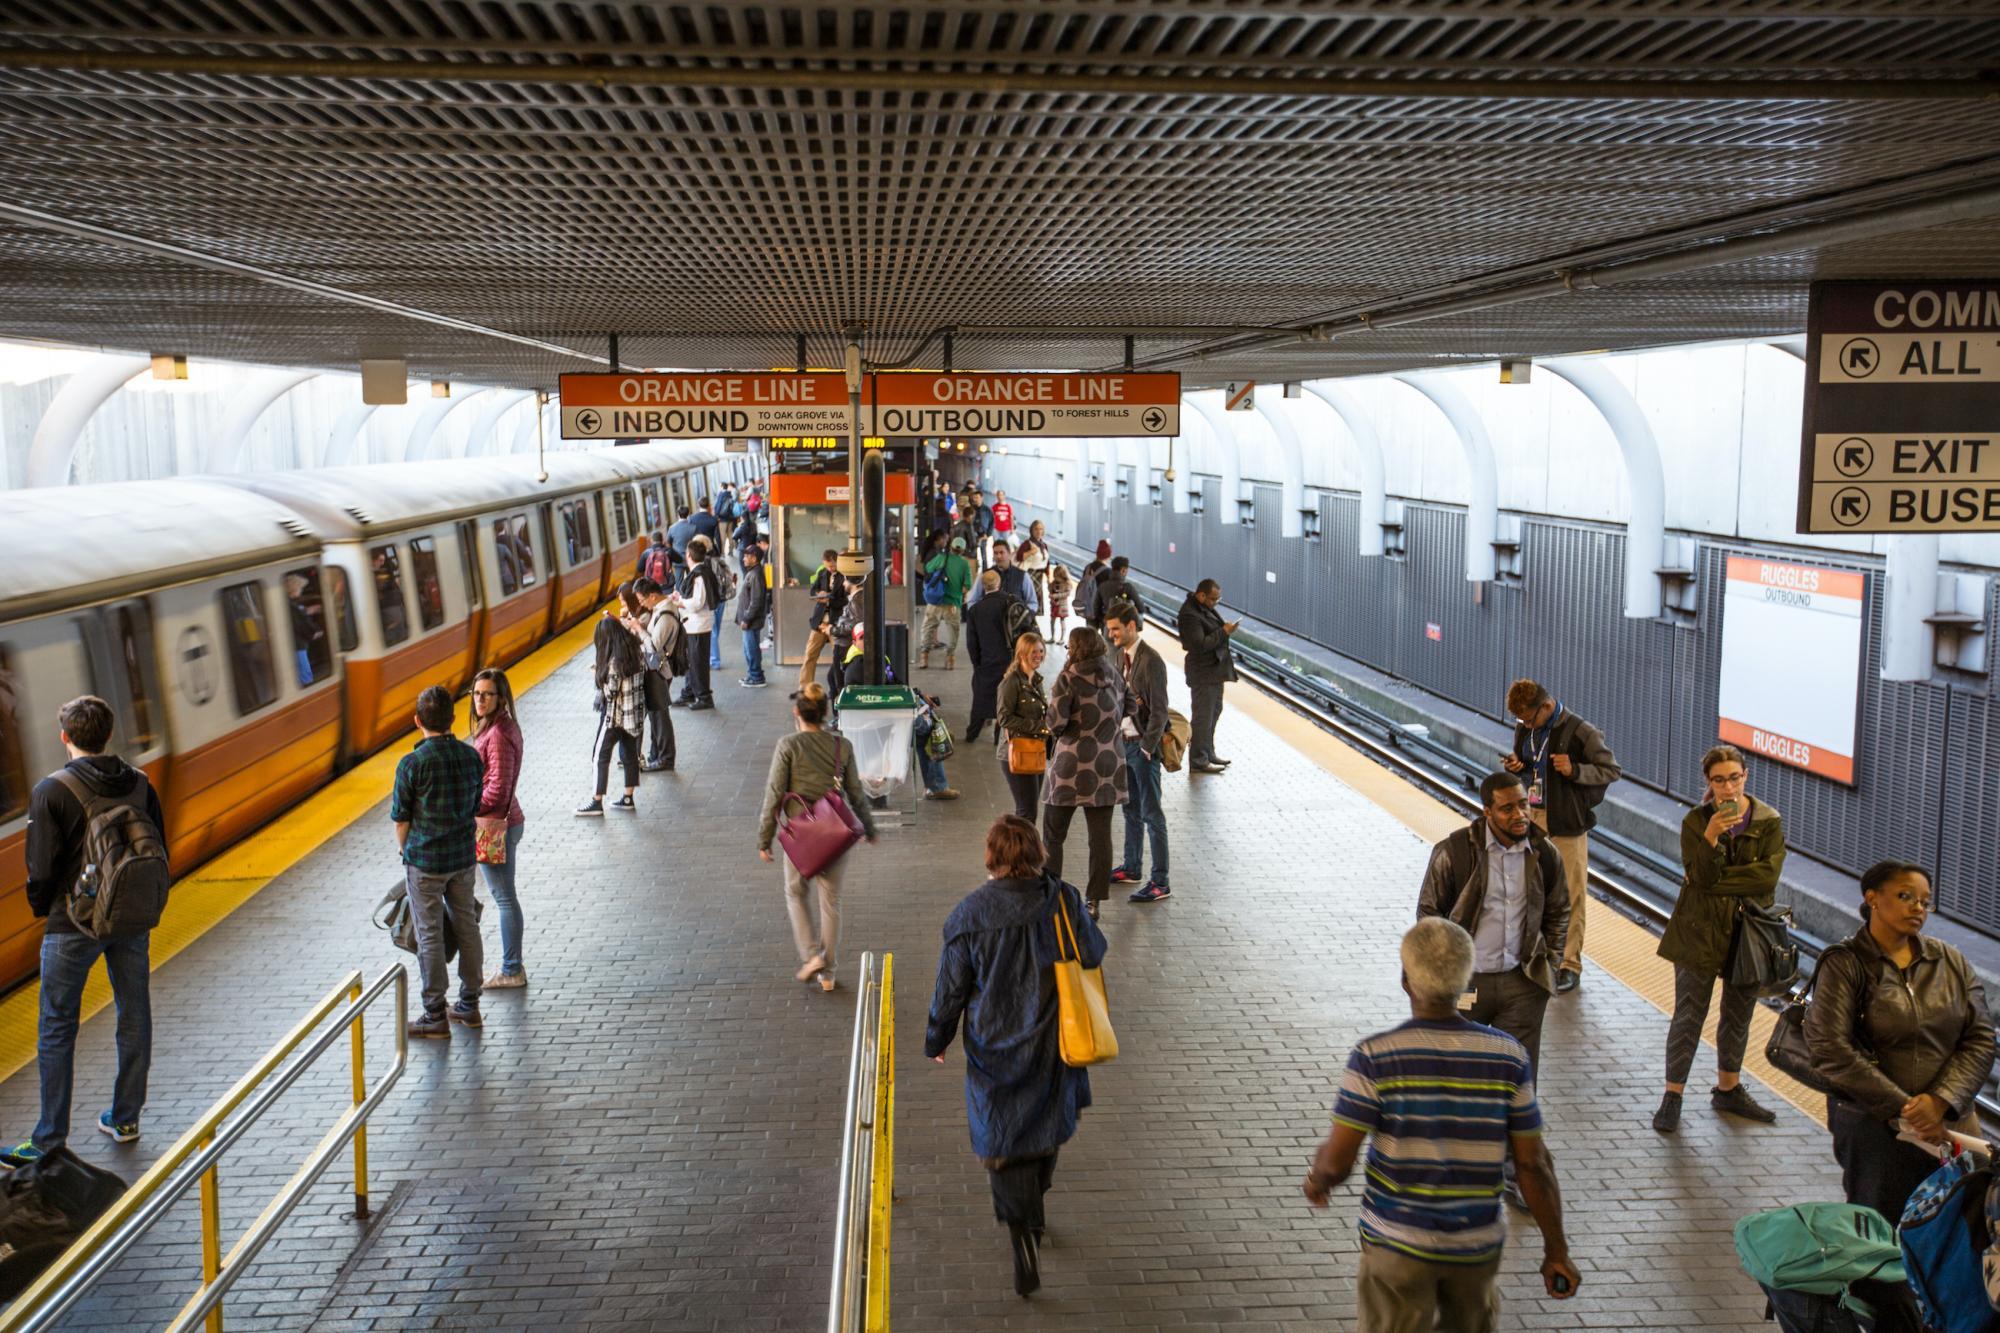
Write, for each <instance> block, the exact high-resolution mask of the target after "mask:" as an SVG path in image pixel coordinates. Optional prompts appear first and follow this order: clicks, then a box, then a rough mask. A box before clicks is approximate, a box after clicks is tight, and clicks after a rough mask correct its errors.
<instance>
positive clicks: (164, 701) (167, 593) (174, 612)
mask: <svg viewBox="0 0 2000 1333" xmlns="http://www.w3.org/2000/svg"><path fill="white" fill-rule="evenodd" d="M326 610H327V588H326V582H325V579H324V577H323V574H322V570H321V567H320V560H319V546H318V543H317V542H316V541H315V540H314V538H313V535H312V533H311V532H310V531H309V530H308V529H307V527H306V526H305V525H304V524H303V523H301V522H300V520H299V518H298V516H297V515H296V514H294V513H293V512H292V511H290V510H287V509H285V508H284V507H283V506H280V505H278V504H275V503H273V502H272V501H270V500H267V499H264V498H262V497H259V496H256V495H250V494H246V493H244V492H242V491H238V490H234V489H231V488H229V487H226V486H219V485H215V484H213V483H210V482H203V481H159V482H126V483H118V484H114V485H104V486H87V487H75V488H63V489H56V488H51V489H41V490H31V491H15V492H8V493H5V494H0V984H11V983H12V982H14V981H17V980H19V979H20V978H22V977H23V976H26V975H29V974H31V973H32V972H33V971H34V969H35V962H36V957H37V954H38V951H39V948H40V936H41V926H40V923H39V922H37V921H36V920H34V919H33V917H32V916H31V914H30V913H29V910H28V904H27V895H26V891H25V890H26V882H27V863H26V852H25V843H26V828H27V807H28V793H29V792H30V791H31V790H32V788H33V786H34V783H35V782H36V781H38V780H39V779H40V778H41V777H42V776H44V775H45V774H48V773H51V772H54V771H55V770H56V769H58V768H60V767H61V766H62V764H63V763H64V761H65V759H66V757H67V756H66V755H65V754H64V752H63V749H62V746H61V743H60V742H59V740H58V739H57V729H56V723H55V715H56V710H57V709H58V708H59V707H61V706H62V704H64V703H65V702H67V701H68V700H70V699H72V698H75V697H76V696H77V695H80V694H97V695H101V696H102V697H103V698H104V699H106V700H107V701H108V702H109V703H110V704H111V706H112V708H113V709H114V710H115V711H116V713H117V715H118V730H117V732H116V734H115V735H114V736H113V737H112V743H111V744H112V750H113V751H114V752H115V753H117V754H119V755H122V756H123V757H124V758H125V759H126V760H127V762H129V763H132V764H134V765H136V766H138V767H140V768H143V769H144V770H145V771H146V773H147V775H148V777H149V778H150V779H151V780H152V782H153V784H154V786H155V787H156V788H157V789H158V791H159V793H160V798H161V801H162V803H163V804H164V806H165V809H166V813H167V826H166V829H165V830H164V832H165V833H166V837H167V843H168V849H169V855H170V856H171V858H172V861H173V864H174V865H175V866H176V867H180V868H186V867H188V866H192V865H194V864H195V863H197V862H199V861H201V860H203V859H204V858H206V857H208V856H210V855H212V854H213V853H214V852H216V851H217V850H219V849H220V848H222V847H224V846H227V845H228V844H229V843H230V842H231V841H233V840H234V839H236V838H238V837H241V836H242V835H243V834H244V833H246V832H248V831H249V830H250V829H252V828H254V827H256V826H257V825H258V824H260V823H262V822H263V821H264V820H266V819H268V818H270V817H271V816H272V815H273V814H275V813H276V812H277V811H278V810H280V809H282V808H284V807H285V806H286V805H289V804H290V803H291V802H293V801H295V800H297V799H298V798H299V797H300V796H302V795H303V794H305V793H306V792H307V791H310V790H311V789H312V788H313V787H315V786H317V785H318V784H319V783H321V782H324V781H326V780H327V779H328V778H329V777H331V776H332V774H333V771H334V764H335V759H336V752H337V749H338V745H339V739H340V713H341V699H340V662H339V659H338V657H337V655H336V654H335V653H334V652H333V651H332V647H331V644H330V641H329V634H328V632H327V625H326Z"/></svg>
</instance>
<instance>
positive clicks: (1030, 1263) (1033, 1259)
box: [1007, 1222, 1042, 1296]
mask: <svg viewBox="0 0 2000 1333" xmlns="http://www.w3.org/2000/svg"><path fill="white" fill-rule="evenodd" d="M1007 1234H1008V1236H1009V1237H1011V1238H1012V1240H1013V1242H1014V1294H1015V1295H1017V1296H1032V1295H1034V1294H1035V1292H1037V1291H1039V1290H1041V1286H1042V1256H1041V1243H1040V1242H1041V1237H1040V1236H1039V1235H1037V1234H1036V1233H1035V1232H1033V1231H1030V1230H1029V1229H1028V1228H1027V1227H1024V1226H1022V1225H1021V1224H1020V1223H1018V1222H1009V1223H1008V1224H1007Z"/></svg>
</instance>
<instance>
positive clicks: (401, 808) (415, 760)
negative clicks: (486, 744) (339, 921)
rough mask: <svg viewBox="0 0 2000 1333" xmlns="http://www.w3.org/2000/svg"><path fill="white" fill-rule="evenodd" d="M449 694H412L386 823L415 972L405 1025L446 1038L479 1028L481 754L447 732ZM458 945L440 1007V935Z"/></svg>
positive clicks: (439, 690)
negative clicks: (416, 990)
mask: <svg viewBox="0 0 2000 1333" xmlns="http://www.w3.org/2000/svg"><path fill="white" fill-rule="evenodd" d="M451 722H452V705H451V693H450V691H448V690H446V689H445V688H444V687H443V686H441V685H433V686H431V687H430V688H429V689H427V690H425V691H424V692H423V693H422V694H420V695H418V696H417V727H418V729H419V730H421V731H422V732H423V733H424V735H423V739H422V740H420V741H418V742H417V748H416V749H414V750H412V751H411V752H410V753H409V754H406V755H404V756H403V758H402V761H401V762H400V763H398V764H397V765H396V786H395V790H394V791H393V792H392V793H391V794H390V796H389V818H391V819H393V820H395V821H396V845H397V846H399V847H401V848H402V849H403V870H404V874H405V875H406V876H407V878H408V884H409V895H410V923H411V925H412V926H413V927H414V928H415V933H416V937H417V971H418V974H419V976H421V978H422V984H423V997H424V1011H423V1013H421V1014H419V1015H418V1016H417V1017H415V1018H413V1019H411V1020H410V1035H411V1036H412V1037H443V1038H445V1039H446V1040H450V1038H451V1025H452V1024H453V1023H463V1024H464V1025H465V1026H467V1027H469V1028H476V1027H478V1026H479V1025H480V1020H479V978H480V965H481V964H482V963H483V962H484V961H485V960H484V958H483V957H482V955H481V952H480V947H479V917H478V914H477V911H476V909H475V908H474V906H473V901H472V884H473V851H472V846H473V812H474V811H475V810H476V809H477V808H478V805H479V791H480V786H481V783H482V781H483V780H484V777H485V767H486V766H485V763H484V761H482V760H481V759H480V757H479V751H477V750H475V749H473V748H472V747H471V746H470V745H467V744H466V743H465V742H463V741H461V740H459V739H458V738H456V737H455V736H453V735H452V734H451ZM447 930H449V931H450V932H451V933H452V936H453V938H454V940H455V941H456V943H457V945H458V1002H457V1003H456V1004H454V1005H452V1006H451V1009H450V1011H449V1013H448V1014H447V1011H446V1009H445V1003H444V997H445V988H446V986H447V985H448V984H449V980H450V979H449V978H448V977H447V976H446V974H445V932H446V931H447Z"/></svg>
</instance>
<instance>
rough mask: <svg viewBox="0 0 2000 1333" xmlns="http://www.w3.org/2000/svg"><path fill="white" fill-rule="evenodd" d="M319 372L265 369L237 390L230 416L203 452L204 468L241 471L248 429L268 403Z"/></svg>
mask: <svg viewBox="0 0 2000 1333" xmlns="http://www.w3.org/2000/svg"><path fill="white" fill-rule="evenodd" d="M318 375H319V372H318V371H316V370H267V371H265V372H264V373H263V374H261V375H258V376H257V377H256V378H255V379H253V380H251V381H250V382H249V383H248V384H245V385H244V386H243V387H242V388H240V389H238V390H237V391H236V395H235V397H234V398H233V399H231V401H230V404H229V416H228V418H227V419H226V420H224V421H223V423H222V428H221V429H220V430H218V431H217V432H216V433H215V436H214V438H212V439H211V440H210V441H209V445H208V448H207V450H206V451H205V452H204V453H203V454H202V459H201V466H202V470H203V471H204V472H214V473H231V472H242V471H244V470H245V469H246V468H247V466H248V464H249V461H250V460H249V459H248V457H247V456H246V451H247V449H248V447H249V441H250V431H251V428H252V427H254V426H255V425H256V424H257V422H258V420H259V419H260V418H262V417H263V415H264V414H265V413H266V412H268V411H270V410H271V405H272V404H273V403H275V402H277V401H278V400H279V399H280V398H283V397H284V396H285V395H286V394H288V393H290V392H291V391H292V390H293V389H296V388H298V387H299V385H301V384H304V383H305V382H306V381H307V380H309V379H314V378H316V377H317V376H318Z"/></svg>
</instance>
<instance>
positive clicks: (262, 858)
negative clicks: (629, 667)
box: [0, 618, 597, 1078]
mask: <svg viewBox="0 0 2000 1333" xmlns="http://www.w3.org/2000/svg"><path fill="white" fill-rule="evenodd" d="M596 631H597V625H596V622H595V620H594V618H593V619H591V620H585V621H584V622H583V623H582V624H580V625H578V626H576V627H575V628H574V629H572V630H570V631H568V632H567V633H565V634H563V635H560V636H559V637H557V638H555V639H552V640H551V641H549V642H548V643H547V644H545V645H543V646H542V647H541V648H538V649H537V650H535V651H534V652H532V653H530V654H528V656H527V657H525V658H523V659H522V660H521V661H519V662H517V663H516V664H515V665H513V666H511V667H509V668H508V669H507V679H508V681H509V682H510V683H511V684H512V685H513V686H514V692H515V693H516V694H517V695H518V694H522V693H525V692H526V691H528V690H530V689H532V688H534V687H535V686H537V685H539V684H541V683H542V682H543V681H544V680H547V679H548V678H549V676H550V675H552V674H554V672H555V670H556V668H558V667H560V666H562V665H563V663H565V662H567V661H569V660H570V658H572V657H574V656H575V655H576V654H577V653H578V652H580V651H582V650H583V649H584V648H585V647H587V646H588V645H589V643H590V639H591V635H593V634H594V633H596ZM470 708H471V702H470V701H469V700H460V701H459V712H458V728H459V734H461V735H463V734H465V730H466V728H467V726H468V725H469V721H470V718H469V711H470ZM408 749H409V746H408V744H407V738H404V739H399V740H396V741H394V742H391V743H390V744H389V745H388V746H387V747H385V748H384V749H382V750H379V751H377V752H376V753H375V754H373V755H371V756H369V757H368V758H367V759H364V760H362V761H361V762H360V763H359V764H356V765H355V766H354V767H353V768H350V769H349V770H347V772H345V773H343V774H341V775H340V776H339V777H338V778H335V779H334V780H333V781H332V782H330V783H328V784H327V785H326V786H324V787H322V788H320V789H319V790H318V791H316V792H314V793H313V794H312V795H311V796H308V797H307V798H306V799H305V800H303V801H301V802H299V803H298V804H297V805H295V806H293V807H292V808H291V809H290V810H287V811H286V812H285V813H284V814H282V815H280V816H278V817H277V818H276V819H274V820H272V821H271V822H270V823H269V824H267V825H265V826H264V827H263V828H262V829H260V830H259V831H258V832H256V833H253V834H251V835H250V836H249V837H248V838H245V839H244V840H243V841H242V842H239V843H237V844H236V845H235V846H234V847H231V848H229V849H228V850H227V851H225V852H222V853H221V854H219V855H218V856H216V857H215V858H214V859H212V860H210V861H209V862H207V863H206V864H205V865H203V866H202V867H201V868H200V869H198V870H196V871H195V872H194V873H193V874H190V875H188V876H186V877H185V878H183V879H180V880H177V881H175V883H174V891H173V896H172V898H171V899H169V901H168V903H167V912H166V916H165V917H164V918H163V919H162V920H161V922H160V924H159V926H158V927H157V928H156V929H155V930H154V931H153V944H152V961H153V970H154V971H158V970H159V969H160V968H161V967H162V966H164V965H165V963H166V962H167V960H168V959H170V958H172V957H173V956H174V955H175V954H177V953H179V952H180V951H181V950H183V949H185V948H187V947H188V946H189V945H190V944H193V943H194V942H195V941H196V940H198V939H200V938H201V937H202V936H203V935H205V934H207V933H208V931H209V929H210V927H212V926H214V925H215V924H216V923H217V922H218V921H221V920H222V919H223V918H224V917H226V916H228V915H229V914H230V913H231V912H233V911H235V910H236V909H237V908H238V907H241V906H242V905H243V904H244V903H246V902H248V901H249V900H250V899H251V898H252V897H254V896H256V894H257V892H258V891H259V890H261V889H262V888H263V887H264V886H265V885H267V884H269V883H270V882H271V881H272V880H274V879H276V878H277V877H278V876H280V875H282V874H284V873H285V871H287V870H289V869H291V868H292V867H293V866H295V865H297V864H298V863H299V862H300V861H302V860H304V859H305V858H306V857H307V856H309V855H311V853H312V852H313V851H315V850H316V849H317V848H319V846H320V845H321V844H323V843H325V842H326V841H327V839H329V838H331V837H332V836H333V835H334V834H336V833H338V832H340V831H341V830H342V829H344V828H346V827H347V826H348V825H349V824H352V823H353V822H354V821H355V820H357V819H359V818H360V817H361V816H362V815H364V814H366V813H367V812H368V811H369V810H372V809H373V808H374V807H375V806H376V804H377V803H379V802H380V801H381V800H382V798H383V797H385V796H387V795H388V794H389V788H390V786H391V785H392V784H393V783H394V781H395V777H396V764H397V761H399V760H400V759H401V758H402V757H403V755H404V754H406V753H407V752H408ZM41 999H42V992H41V986H40V984H39V983H37V982H33V981H30V982H28V983H27V984H26V985H23V986H20V987H18V988H16V989H15V990H13V991H12V992H10V993H9V994H8V995H7V996H6V997H5V998H4V999H0V1078H7V1077H10V1076H11V1075H13V1074H14V1073H15V1072H16V1071H18V1070H20V1069H21V1068H22V1067H23V1066H25V1065H26V1064H28V1063H29V1062H30V1061H31V1060H33V1059H34V1058H35V1030H36V1020H37V1017H38V1015H39V1012H40V1009H41ZM110 1002H111V984H110V982H109V981H108V980H107V979H106V977H105V973H104V970H103V969H102V968H93V969H92V970H91V975H90V981H89V983H88V984H87V985H85V987H84V991H83V1018H84V1019H85V1020H88V1019H89V1018H90V1017H91V1016H92V1015H93V1014H96V1013H97V1012H98V1011H99V1010H100V1009H102V1008H104V1006H105V1005H107V1004H109V1003H110Z"/></svg>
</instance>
